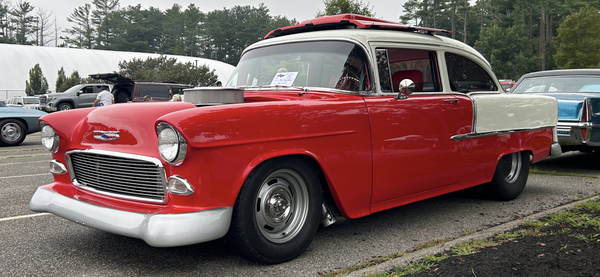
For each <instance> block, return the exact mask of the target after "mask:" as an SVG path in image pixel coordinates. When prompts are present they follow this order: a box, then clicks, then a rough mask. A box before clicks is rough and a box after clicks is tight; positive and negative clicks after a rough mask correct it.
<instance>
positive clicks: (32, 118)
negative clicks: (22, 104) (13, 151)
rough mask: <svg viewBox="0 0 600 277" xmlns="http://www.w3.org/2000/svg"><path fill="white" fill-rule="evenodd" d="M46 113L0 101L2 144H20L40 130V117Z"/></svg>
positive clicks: (0, 137)
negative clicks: (11, 105)
mask: <svg viewBox="0 0 600 277" xmlns="http://www.w3.org/2000/svg"><path fill="white" fill-rule="evenodd" d="M44 115H46V113H45V112H42V111H38V110H33V109H25V108H16V107H7V106H6V105H5V104H4V103H0V146H16V145H19V144H21V143H22V142H23V140H25V137H26V136H27V135H28V134H31V133H35V132H39V131H40V125H39V124H38V119H39V118H40V117H42V116H44Z"/></svg>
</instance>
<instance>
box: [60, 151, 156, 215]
mask: <svg viewBox="0 0 600 277" xmlns="http://www.w3.org/2000/svg"><path fill="white" fill-rule="evenodd" d="M66 159H67V165H68V167H69V174H70V175H71V180H72V181H73V184H75V185H76V186H78V187H81V188H83V189H86V190H91V191H94V192H97V193H100V194H105V195H110V196H113V197H119V198H125V199H131V200H136V201H144V202H153V203H164V202H165V200H166V198H165V195H166V190H165V185H166V176H165V171H164V168H163V166H162V163H161V162H160V160H158V159H156V158H151V157H146V156H139V155H131V154H124V153H118V152H110V151H104V150H72V151H69V152H67V154H66Z"/></svg>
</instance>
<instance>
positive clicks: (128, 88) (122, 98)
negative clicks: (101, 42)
mask: <svg viewBox="0 0 600 277" xmlns="http://www.w3.org/2000/svg"><path fill="white" fill-rule="evenodd" d="M90 77H91V78H92V79H98V80H103V81H107V82H110V83H112V84H114V87H113V89H112V91H111V92H112V93H113V95H114V97H115V103H126V102H144V97H146V96H149V97H151V98H152V102H165V101H169V100H171V98H172V97H173V95H174V94H183V90H184V89H187V88H191V87H192V86H190V85H184V84H175V83H169V82H158V81H134V80H132V79H130V78H128V77H125V76H123V75H120V74H117V73H99V74H92V75H90Z"/></svg>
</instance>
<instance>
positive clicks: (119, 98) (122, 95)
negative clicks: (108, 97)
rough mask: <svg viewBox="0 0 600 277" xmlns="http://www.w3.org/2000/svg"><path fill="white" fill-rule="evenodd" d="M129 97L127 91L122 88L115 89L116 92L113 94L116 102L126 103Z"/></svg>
mask: <svg viewBox="0 0 600 277" xmlns="http://www.w3.org/2000/svg"><path fill="white" fill-rule="evenodd" d="M129 98H130V97H129V92H128V91H126V90H123V89H121V90H119V91H117V93H116V94H115V102H116V103H127V102H129Z"/></svg>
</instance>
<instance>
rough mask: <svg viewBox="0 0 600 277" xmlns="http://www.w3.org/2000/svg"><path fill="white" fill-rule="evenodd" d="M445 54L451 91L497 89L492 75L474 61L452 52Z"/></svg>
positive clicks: (464, 91)
mask: <svg viewBox="0 0 600 277" xmlns="http://www.w3.org/2000/svg"><path fill="white" fill-rule="evenodd" d="M445 56H446V66H447V70H448V78H449V81H450V88H451V89H452V91H457V92H463V93H467V92H471V91H496V90H498V88H497V87H496V84H495V83H494V81H493V79H492V77H490V75H489V74H488V73H487V71H485V69H483V68H482V67H481V66H479V65H478V64H477V63H475V62H474V61H472V60H470V59H468V58H465V57H463V56H460V55H457V54H453V53H446V54H445Z"/></svg>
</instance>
